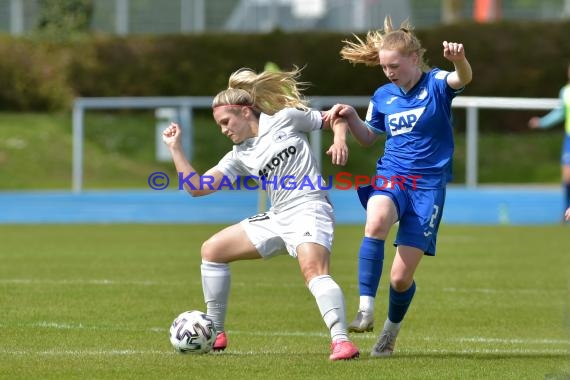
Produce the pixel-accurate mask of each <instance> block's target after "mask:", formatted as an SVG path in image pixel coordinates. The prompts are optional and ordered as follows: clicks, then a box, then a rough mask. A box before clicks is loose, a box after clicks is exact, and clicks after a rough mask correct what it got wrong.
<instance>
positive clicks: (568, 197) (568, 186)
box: [564, 183, 570, 210]
mask: <svg viewBox="0 0 570 380" xmlns="http://www.w3.org/2000/svg"><path fill="white" fill-rule="evenodd" d="M564 195H565V197H564V200H565V201H566V207H565V208H564V210H566V209H567V208H568V207H570V183H565V184H564Z"/></svg>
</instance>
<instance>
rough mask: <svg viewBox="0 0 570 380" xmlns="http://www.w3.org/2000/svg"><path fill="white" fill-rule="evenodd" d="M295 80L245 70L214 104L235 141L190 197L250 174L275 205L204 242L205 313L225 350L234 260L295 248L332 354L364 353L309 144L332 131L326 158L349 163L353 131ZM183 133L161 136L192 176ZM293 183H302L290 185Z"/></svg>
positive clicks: (217, 346) (196, 179)
mask: <svg viewBox="0 0 570 380" xmlns="http://www.w3.org/2000/svg"><path fill="white" fill-rule="evenodd" d="M298 76H299V70H297V69H295V70H293V71H291V72H267V71H266V72H262V73H260V74H257V73H255V72H253V71H252V70H249V69H241V70H238V71H236V72H234V73H233V74H232V75H231V76H230V79H229V86H228V89H226V90H224V91H221V92H220V93H218V94H217V95H216V97H215V98H214V100H213V105H212V107H213V116H214V119H215V120H216V123H217V124H218V125H219V126H220V128H221V131H222V133H223V134H224V135H225V136H227V137H228V138H229V139H231V140H232V142H233V143H234V146H233V149H232V150H231V151H230V152H228V153H227V154H226V155H225V156H224V157H223V158H222V159H221V160H220V161H219V163H218V164H217V165H216V166H214V167H213V168H211V169H210V170H208V171H207V172H206V173H204V174H203V175H202V176H200V175H193V176H191V177H190V178H189V182H190V183H186V184H185V188H186V190H187V191H188V192H189V193H190V194H191V195H192V196H202V195H207V194H210V193H213V192H214V191H216V190H217V189H219V188H223V186H220V185H225V186H227V185H228V184H231V183H234V181H236V180H238V181H239V180H240V179H239V176H241V177H244V176H250V177H254V178H256V179H257V180H258V182H259V184H260V186H265V187H266V188H267V193H268V196H269V199H270V201H271V206H272V207H271V208H270V210H269V211H268V212H265V213H262V214H258V215H254V216H252V217H250V218H247V219H244V220H242V221H241V222H239V223H237V224H234V225H232V226H229V227H227V228H225V229H223V230H221V231H219V232H217V233H216V234H214V235H213V236H212V237H210V238H209V239H208V240H207V241H205V242H204V243H203V245H202V249H201V256H202V265H201V273H202V287H203V292H204V300H205V303H206V308H207V310H206V314H207V315H208V316H209V317H210V318H212V320H213V321H214V324H215V327H216V330H217V331H218V336H217V338H216V342H215V343H214V347H213V349H214V350H216V351H221V350H224V349H225V348H226V346H227V334H226V333H225V327H224V323H225V317H226V308H227V303H228V296H229V293H230V266H229V263H230V262H232V261H236V260H249V259H260V258H269V257H272V256H276V255H279V254H282V253H285V252H288V253H289V255H290V256H292V257H294V258H297V260H298V262H299V266H300V268H301V272H302V273H303V276H304V278H305V282H306V284H307V286H308V288H309V290H310V291H311V293H312V294H313V296H314V297H315V299H316V302H317V305H318V307H319V310H320V312H321V315H322V317H323V319H324V321H325V324H326V325H327V327H328V328H329V330H330V334H331V339H332V343H331V354H330V356H329V358H330V360H345V359H354V358H356V357H358V356H359V350H358V348H357V347H356V346H355V345H354V344H353V343H352V342H350V340H349V338H348V335H347V323H346V316H345V305H344V296H343V293H342V290H341V288H340V287H339V286H338V284H337V283H336V282H335V281H334V280H333V279H332V277H331V276H330V275H329V256H330V252H331V246H332V241H333V228H334V214H333V207H332V205H331V203H330V202H329V200H328V197H327V193H326V191H325V190H323V189H322V188H323V186H324V184H323V183H322V177H321V174H320V172H319V169H318V167H317V162H316V160H315V158H314V157H313V155H312V153H311V148H310V146H309V143H308V140H307V133H309V132H311V131H313V130H318V129H321V128H323V127H330V128H331V129H332V130H333V131H334V143H333V145H332V146H331V148H330V149H329V151H328V152H327V154H329V155H331V156H332V160H333V164H341V165H344V164H345V163H346V160H347V156H348V149H347V146H346V143H345V139H346V132H347V128H348V127H347V125H346V123H344V120H340V121H339V122H336V121H335V123H334V125H332V126H331V125H329V118H328V117H326V116H327V114H326V113H321V112H320V111H315V110H310V109H309V108H307V106H306V104H305V102H304V101H303V100H302V99H301V94H300V87H301V85H302V83H298V82H297V80H296V79H297V77H298ZM180 135H181V130H180V128H179V127H178V126H177V125H176V124H171V125H170V126H169V127H168V128H166V129H165V130H164V132H163V140H164V142H165V143H166V144H167V145H168V147H169V149H170V152H171V154H172V158H173V161H174V164H175V166H176V169H177V171H178V172H179V173H183V175H184V177H185V178H186V177H188V176H189V175H190V174H191V173H196V170H195V169H194V168H193V167H192V165H191V164H190V163H189V162H188V160H187V159H186V157H185V155H184V152H183V148H182V145H181V138H180ZM196 174H197V173H196ZM201 177H207V178H208V183H209V185H206V186H204V182H203V181H202V182H201V180H200V179H201ZM284 179H286V181H284ZM292 181H293V182H292ZM295 182H296V183H298V184H299V183H303V184H304V185H303V186H292V184H293V183H295ZM319 183H320V184H321V185H322V186H321V185H319ZM311 185H312V186H311Z"/></svg>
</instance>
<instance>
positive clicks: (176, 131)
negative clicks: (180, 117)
mask: <svg viewBox="0 0 570 380" xmlns="http://www.w3.org/2000/svg"><path fill="white" fill-rule="evenodd" d="M181 135H182V130H181V128H180V127H179V126H178V124H176V123H170V125H169V126H168V127H167V128H166V129H165V130H164V131H163V132H162V141H164V143H165V144H166V145H168V146H173V145H175V144H177V143H179V142H180V136H181Z"/></svg>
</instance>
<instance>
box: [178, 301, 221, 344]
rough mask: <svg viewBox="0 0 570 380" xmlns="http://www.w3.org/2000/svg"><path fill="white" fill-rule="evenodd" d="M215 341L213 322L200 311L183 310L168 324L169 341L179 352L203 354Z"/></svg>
mask: <svg viewBox="0 0 570 380" xmlns="http://www.w3.org/2000/svg"><path fill="white" fill-rule="evenodd" d="M215 341H216V328H215V327H214V322H213V321H212V320H211V319H210V318H208V317H207V316H206V314H204V313H203V312H201V311H198V310H190V311H185V312H183V313H182V314H180V315H179V316H178V317H176V319H175V320H174V322H172V326H170V343H172V346H173V347H174V349H175V350H176V351H178V352H180V353H183V354H205V353H207V352H210V351H211V350H212V346H213V345H214V342H215Z"/></svg>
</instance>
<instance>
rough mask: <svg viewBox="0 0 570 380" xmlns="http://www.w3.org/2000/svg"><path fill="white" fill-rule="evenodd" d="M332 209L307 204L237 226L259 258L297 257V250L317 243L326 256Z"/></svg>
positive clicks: (322, 203)
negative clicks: (286, 254)
mask: <svg viewBox="0 0 570 380" xmlns="http://www.w3.org/2000/svg"><path fill="white" fill-rule="evenodd" d="M334 223H335V221H334V212H333V207H332V205H331V204H330V203H328V202H327V201H325V200H323V201H320V200H319V201H309V202H305V203H301V204H300V205H297V206H295V207H292V208H290V209H287V210H284V211H280V212H278V213H275V212H274V211H272V210H269V211H267V212H264V213H261V214H257V215H254V216H251V217H249V218H247V219H244V220H242V221H241V222H240V225H241V226H242V227H243V229H244V230H245V233H246V234H247V237H248V238H249V240H250V241H251V242H252V243H253V245H254V246H255V248H256V249H257V251H258V252H259V254H260V255H261V256H262V257H263V258H270V257H273V256H277V255H280V254H284V253H285V250H286V251H287V252H288V253H289V255H291V256H293V257H297V246H299V244H302V243H317V244H320V245H322V246H324V247H325V248H326V249H327V250H328V251H329V252H330V251H331V248H332V242H333V230H334Z"/></svg>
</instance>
